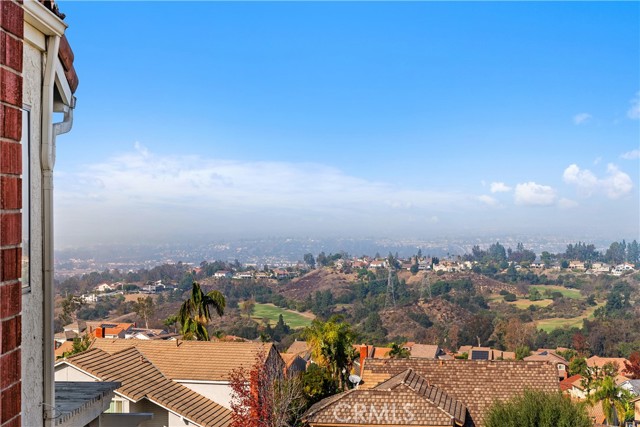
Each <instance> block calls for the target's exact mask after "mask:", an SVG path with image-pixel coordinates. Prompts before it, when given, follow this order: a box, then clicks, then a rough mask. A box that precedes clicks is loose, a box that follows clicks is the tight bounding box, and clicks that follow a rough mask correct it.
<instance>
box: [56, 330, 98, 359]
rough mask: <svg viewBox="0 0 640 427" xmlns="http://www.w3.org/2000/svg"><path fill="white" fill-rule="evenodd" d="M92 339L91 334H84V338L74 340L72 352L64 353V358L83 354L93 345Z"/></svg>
mask: <svg viewBox="0 0 640 427" xmlns="http://www.w3.org/2000/svg"><path fill="white" fill-rule="evenodd" d="M91 338H92V337H91V335H89V334H84V335H83V336H82V338H80V337H75V338H74V339H73V347H71V350H69V351H65V352H64V353H62V357H70V356H73V355H74V354H78V353H82V352H83V351H85V350H86V349H88V348H89V346H90V345H91Z"/></svg>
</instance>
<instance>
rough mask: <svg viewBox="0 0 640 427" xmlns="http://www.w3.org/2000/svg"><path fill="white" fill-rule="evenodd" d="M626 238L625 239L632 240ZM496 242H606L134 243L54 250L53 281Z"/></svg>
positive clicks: (455, 251) (555, 248)
mask: <svg viewBox="0 0 640 427" xmlns="http://www.w3.org/2000/svg"><path fill="white" fill-rule="evenodd" d="M633 238H634V237H633V236H632V237H631V238H630V239H629V240H632V239H633ZM497 241H499V242H500V243H501V244H502V245H504V246H505V247H512V248H515V247H516V245H517V244H518V243H520V242H521V243H523V244H524V245H525V246H526V247H527V248H528V249H531V250H533V251H534V252H535V253H537V254H540V253H541V252H542V251H549V252H551V253H556V252H563V251H564V250H565V249H566V247H567V245H568V244H569V243H576V242H578V241H582V242H588V243H592V244H594V245H595V246H596V249H597V250H603V249H606V248H607V247H608V246H609V244H610V242H611V239H604V238H601V237H600V238H596V237H593V238H588V237H583V238H570V237H566V236H536V237H527V236H520V235H504V236H500V235H495V236H481V237H480V236H479V237H468V238H464V237H455V238H454V237H451V238H447V237H442V238H437V239H431V240H429V239H385V238H380V239H374V238H371V239H355V238H353V239H350V238H343V239H327V238H325V239H321V238H318V239H314V238H286V237H272V238H263V239H237V240H227V241H217V242H211V243H207V244H204V243H201V244H198V243H196V244H193V243H166V244H157V245H152V244H139V245H94V246H87V247H80V248H66V249H61V250H57V251H56V252H55V271H56V276H57V277H68V276H72V275H76V274H82V273H89V272H92V271H104V270H107V269H119V270H123V271H126V270H137V269H140V268H153V267H154V266H157V265H161V264H165V263H177V262H183V263H189V264H194V265H198V264H200V263H201V262H202V261H211V260H221V261H227V262H233V261H235V260H238V261H239V262H241V263H242V264H246V265H254V266H257V267H262V266H264V265H265V264H267V265H269V266H272V267H288V266H292V265H295V264H296V263H298V262H299V261H302V258H303V255H304V254H305V253H309V252H310V253H313V254H318V253H320V252H322V251H324V252H326V253H327V254H329V253H339V252H346V253H348V254H350V255H355V256H358V255H362V254H368V255H373V254H376V253H379V254H381V255H383V256H386V255H387V254H388V253H393V254H396V253H397V254H398V256H400V257H408V256H411V255H413V254H415V253H416V251H417V250H418V249H421V250H422V253H424V254H425V255H431V256H437V257H444V258H446V257H456V256H458V255H464V254H467V253H470V252H471V248H472V247H473V246H474V245H478V246H480V247H481V248H487V247H488V246H489V245H491V244H492V243H495V242H497Z"/></svg>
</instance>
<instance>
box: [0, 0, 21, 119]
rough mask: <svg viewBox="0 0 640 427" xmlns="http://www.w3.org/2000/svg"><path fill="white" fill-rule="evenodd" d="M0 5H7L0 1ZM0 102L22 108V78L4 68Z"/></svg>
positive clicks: (1, 72)
mask: <svg viewBox="0 0 640 427" xmlns="http://www.w3.org/2000/svg"><path fill="white" fill-rule="evenodd" d="M1 3H7V2H6V1H4V0H3V1H1ZM0 91H1V93H0V101H4V102H6V103H7V104H11V105H15V106H16V107H22V77H21V76H19V75H18V74H16V73H15V72H13V71H11V70H7V69H6V68H1V69H0Z"/></svg>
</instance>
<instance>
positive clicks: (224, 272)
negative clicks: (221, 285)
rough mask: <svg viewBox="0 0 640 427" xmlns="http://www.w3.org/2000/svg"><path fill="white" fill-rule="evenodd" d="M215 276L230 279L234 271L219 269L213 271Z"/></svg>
mask: <svg viewBox="0 0 640 427" xmlns="http://www.w3.org/2000/svg"><path fill="white" fill-rule="evenodd" d="M213 277H214V278H215V279H230V278H231V277H233V273H232V272H230V271H227V270H218V271H216V272H215V273H213Z"/></svg>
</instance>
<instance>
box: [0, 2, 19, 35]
mask: <svg viewBox="0 0 640 427" xmlns="http://www.w3.org/2000/svg"><path fill="white" fill-rule="evenodd" d="M0 27H2V28H4V29H5V30H7V31H8V32H10V33H11V34H13V35H14V36H16V37H18V38H23V33H24V10H23V9H22V6H20V5H19V4H17V3H14V2H12V1H5V0H0Z"/></svg>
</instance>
